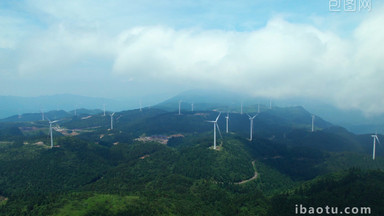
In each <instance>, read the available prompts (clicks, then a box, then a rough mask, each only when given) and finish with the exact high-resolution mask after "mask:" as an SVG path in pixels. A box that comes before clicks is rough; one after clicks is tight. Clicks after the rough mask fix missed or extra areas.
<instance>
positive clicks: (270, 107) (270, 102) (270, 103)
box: [269, 100, 272, 109]
mask: <svg viewBox="0 0 384 216" xmlns="http://www.w3.org/2000/svg"><path fill="white" fill-rule="evenodd" d="M269 109H272V100H269Z"/></svg>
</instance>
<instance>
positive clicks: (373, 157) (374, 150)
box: [371, 133, 380, 160]
mask: <svg viewBox="0 0 384 216" xmlns="http://www.w3.org/2000/svg"><path fill="white" fill-rule="evenodd" d="M371 137H372V138H373V153H372V160H375V156H376V140H377V142H378V143H380V140H379V137H378V136H377V133H376V134H374V135H371Z"/></svg>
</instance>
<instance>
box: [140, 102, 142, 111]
mask: <svg viewBox="0 0 384 216" xmlns="http://www.w3.org/2000/svg"><path fill="white" fill-rule="evenodd" d="M142 111H143V104H142V103H141V100H140V112H142Z"/></svg>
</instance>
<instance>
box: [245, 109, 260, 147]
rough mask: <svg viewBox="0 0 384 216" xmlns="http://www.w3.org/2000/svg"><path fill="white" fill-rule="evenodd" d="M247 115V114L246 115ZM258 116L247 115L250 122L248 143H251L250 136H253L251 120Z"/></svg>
mask: <svg viewBox="0 0 384 216" xmlns="http://www.w3.org/2000/svg"><path fill="white" fill-rule="evenodd" d="M247 115H248V114H247ZM258 115H259V114H256V115H254V116H252V117H251V116H250V115H248V117H249V121H250V129H249V141H252V135H253V119H254V118H255V117H256V116H258Z"/></svg>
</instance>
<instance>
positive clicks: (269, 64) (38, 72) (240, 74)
mask: <svg viewBox="0 0 384 216" xmlns="http://www.w3.org/2000/svg"><path fill="white" fill-rule="evenodd" d="M93 2H94V1H91V2H87V1H82V2H77V1H76V2H75V1H72V2H70V3H66V1H59V3H55V4H49V3H48V2H47V1H44V0H36V1H27V3H28V4H27V6H25V7H26V8H27V9H26V10H27V11H29V12H30V13H31V14H33V16H34V17H40V19H37V18H36V19H37V21H34V23H33V26H34V28H33V29H32V30H31V29H28V30H26V31H25V30H24V31H22V30H21V29H23V28H24V27H25V26H28V24H30V23H29V22H30V21H28V20H27V19H21V18H17V19H13V17H12V16H8V17H6V16H2V17H0V24H2V25H3V24H4V28H5V29H6V32H7V34H4V31H2V33H0V57H5V58H2V59H0V63H1V64H2V65H3V66H2V68H0V76H3V77H2V78H4V79H3V80H6V79H5V77H6V76H8V75H9V74H10V71H12V72H13V73H14V74H17V76H19V77H20V78H23V79H25V77H41V76H45V75H47V74H49V75H51V76H56V77H57V79H61V78H62V77H64V76H65V77H70V76H69V75H76V76H74V77H78V75H79V73H81V74H82V76H84V77H88V82H89V83H92V80H93V75H94V74H93V71H90V69H89V68H92V69H94V68H102V70H103V72H102V74H101V72H100V73H99V77H98V79H99V80H102V79H103V77H101V76H104V77H105V78H106V79H107V78H108V77H109V76H114V77H119V78H120V79H121V80H130V82H129V83H130V84H131V85H133V84H134V83H135V82H136V81H140V82H142V81H146V82H148V83H163V84H164V85H168V86H177V87H180V86H184V87H185V86H187V87H191V88H199V87H207V86H215V87H220V88H226V89H231V90H235V91H239V92H245V93H249V94H252V95H254V96H264V97H274V98H283V97H311V98H318V99H320V100H326V101H329V102H331V103H333V104H336V105H338V106H339V107H342V108H357V109H361V110H363V111H364V112H366V113H370V114H375V113H384V109H383V107H384V101H383V100H380V98H383V97H384V88H383V87H382V86H383V85H382V83H381V82H382V81H383V80H384V73H383V70H384V61H383V59H384V49H382V46H383V44H384V43H383V42H384V41H383V40H384V30H382V29H381V28H380V27H381V26H383V25H384V15H383V14H384V13H380V12H382V11H383V8H375V11H374V12H372V13H371V14H369V15H367V16H364V19H363V20H362V21H360V24H358V25H357V27H354V30H353V31H351V32H353V34H351V35H347V36H345V35H341V34H339V32H337V31H335V30H334V29H333V27H332V28H326V27H324V26H326V25H325V24H324V23H325V22H326V21H328V20H332V19H331V18H329V17H326V18H324V19H322V20H323V21H322V24H321V26H320V27H319V26H318V25H316V24H311V23H298V22H297V21H296V22H295V21H289V19H284V18H281V17H279V16H278V15H277V16H275V17H274V18H271V19H269V20H268V21H267V22H266V24H265V25H263V26H262V27H258V28H253V27H252V26H251V27H249V28H247V29H246V30H244V29H243V30H236V28H231V29H230V30H228V29H226V28H214V27H210V28H207V26H210V25H209V24H207V25H201V23H202V20H204V19H205V18H207V17H211V18H210V19H212V20H213V21H212V20H211V21H212V23H216V22H217V19H215V17H217V14H211V12H210V11H209V10H207V12H206V13H202V12H201V11H200V13H196V14H193V15H192V17H193V19H191V18H189V19H187V18H186V16H179V17H180V20H181V21H180V22H177V21H173V22H167V21H168V20H171V19H174V20H176V19H177V18H178V17H177V16H176V17H166V16H165V15H164V12H158V11H157V12H156V7H157V6H159V7H163V8H164V7H165V8H167V7H171V6H172V10H171V12H172V14H173V15H174V14H177V11H179V9H180V10H181V11H182V9H184V10H186V8H185V7H184V6H183V5H179V4H177V5H174V4H173V2H174V1H167V2H166V4H165V6H161V4H160V3H158V5H157V6H156V7H152V8H150V9H145V8H144V7H143V5H140V4H137V3H132V2H130V3H128V4H127V3H122V4H121V5H120V3H119V2H118V1H117V2H116V1H113V2H109V3H107V4H106V5H103V4H101V2H99V1H97V2H96V3H93ZM188 4H190V5H192V6H191V7H192V8H196V7H197V5H198V4H195V3H193V2H192V1H189V2H188ZM197 8H198V10H200V9H202V8H200V6H198V7H197ZM225 8H226V9H227V10H229V9H230V8H231V7H229V6H228V7H227V6H225ZM241 8H242V10H241V11H249V10H248V9H247V10H245V8H244V7H241ZM104 9H105V10H104ZM135 11H136V12H135ZM202 11H203V10H202ZM131 12H132V14H134V15H132V16H125V14H131ZM144 12H148V13H149V12H154V14H156V15H159V16H158V17H159V21H158V20H157V19H156V18H157V17H156V16H153V17H150V16H143V15H140V14H144ZM359 16H362V15H359ZM219 17H222V16H219ZM223 17H224V15H223ZM194 18H196V19H199V21H198V22H197V23H198V24H196V25H192V24H193V22H192V21H191V20H194ZM253 18H254V17H253ZM338 18H340V16H338ZM226 19H228V20H231V19H233V17H232V16H229V18H226ZM137 20H140V21H137ZM228 20H226V21H228ZM324 20H325V21H324ZM238 21H239V20H238ZM240 21H247V22H252V19H247V17H246V16H244V17H242V18H241V19H240ZM182 22H187V23H189V24H191V23H192V24H191V25H189V26H183V27H180V23H182ZM223 22H224V21H223ZM253 22H255V21H253ZM212 23H211V25H213V24H212ZM232 23H233V21H232ZM259 24H260V23H259ZM259 24H258V25H259ZM15 26H16V27H15ZM17 26H19V27H17ZM22 27H23V28H22ZM84 62H85V63H84ZM4 68H5V69H4ZM5 71H7V72H5ZM4 74H5V75H6V76H5V75H4ZM63 75H64V76H63ZM100 77H101V78H100ZM3 82H5V81H3ZM95 88H97V87H95ZM153 91H156V89H154V90H153ZM176 91H177V89H176V88H175V92H176Z"/></svg>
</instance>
